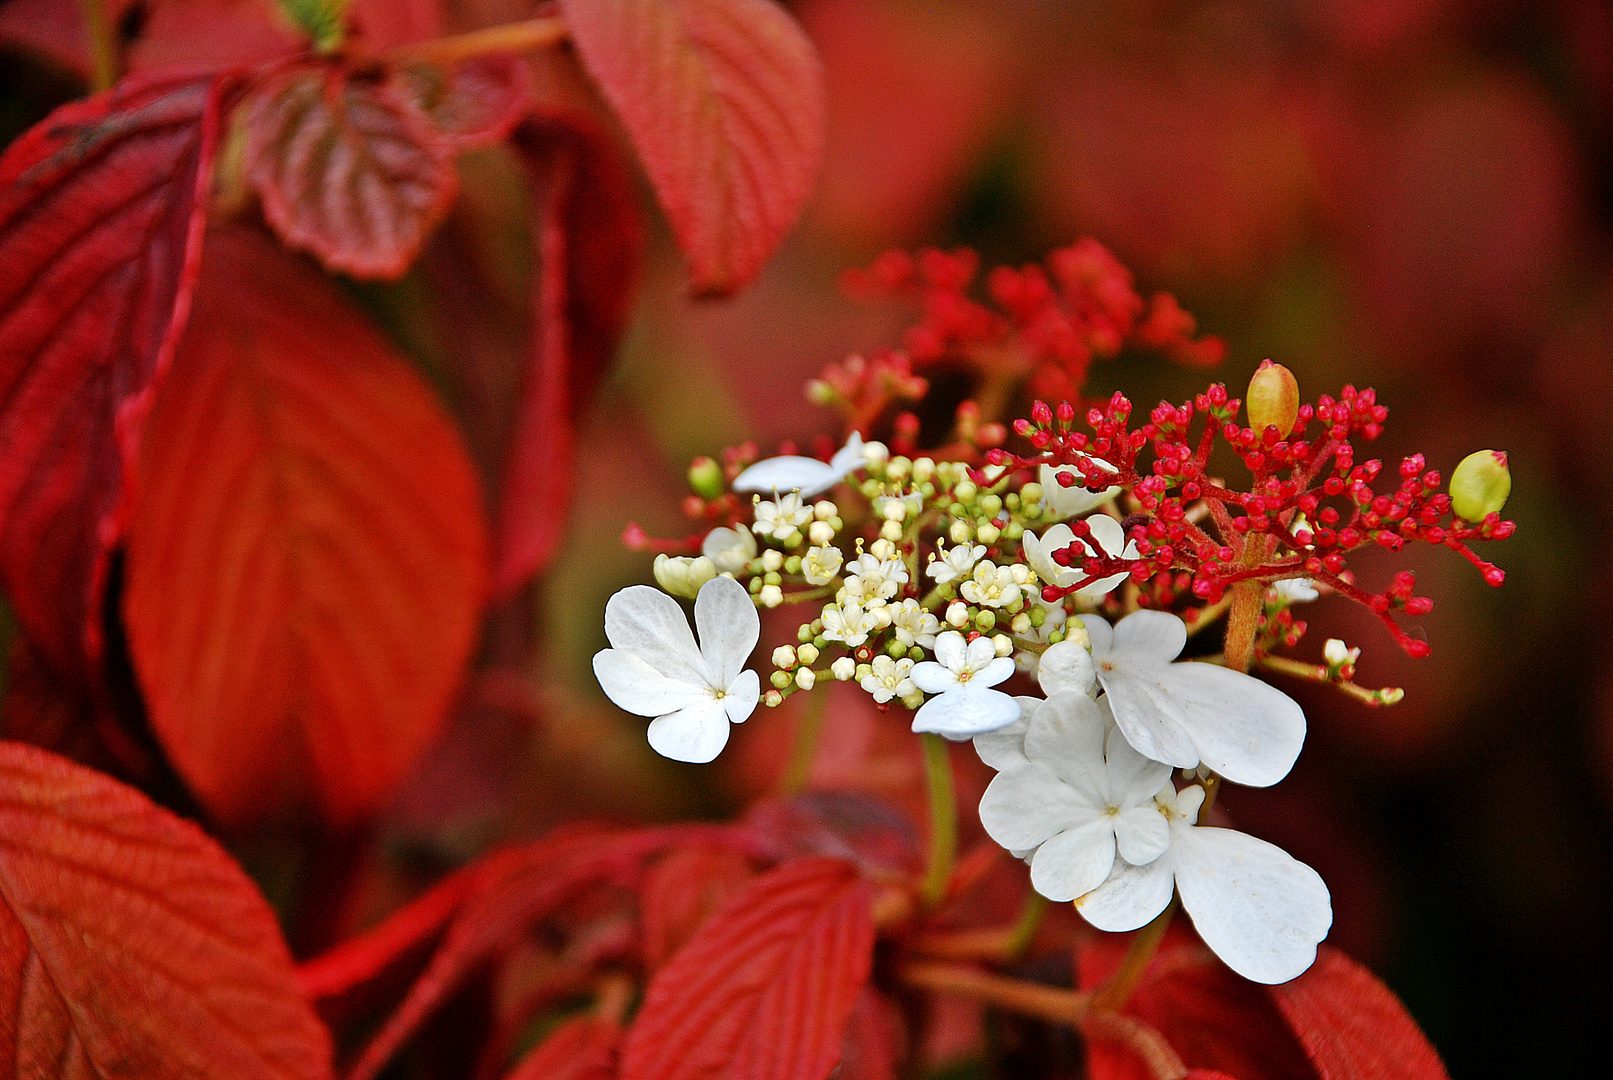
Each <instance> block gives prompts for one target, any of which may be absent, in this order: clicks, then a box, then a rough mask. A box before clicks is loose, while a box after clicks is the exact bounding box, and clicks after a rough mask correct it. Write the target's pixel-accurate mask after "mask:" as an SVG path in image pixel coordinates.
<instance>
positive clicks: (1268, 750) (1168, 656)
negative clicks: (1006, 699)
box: [1042, 610, 1305, 787]
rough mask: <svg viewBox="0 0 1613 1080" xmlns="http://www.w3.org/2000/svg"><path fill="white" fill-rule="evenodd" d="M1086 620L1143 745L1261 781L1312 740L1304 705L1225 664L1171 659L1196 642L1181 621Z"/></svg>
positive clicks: (1124, 714)
mask: <svg viewBox="0 0 1613 1080" xmlns="http://www.w3.org/2000/svg"><path fill="white" fill-rule="evenodd" d="M1081 622H1082V623H1083V624H1084V625H1085V627H1086V630H1087V633H1088V634H1089V635H1090V637H1091V642H1092V661H1093V663H1094V664H1095V667H1096V675H1097V679H1098V682H1099V683H1101V684H1102V685H1103V688H1104V691H1105V692H1106V693H1107V694H1108V695H1109V699H1110V700H1109V704H1110V706H1111V707H1112V708H1113V710H1114V717H1115V723H1116V724H1118V725H1119V726H1120V730H1121V731H1122V732H1124V733H1125V736H1126V739H1127V741H1128V742H1130V743H1131V745H1132V746H1134V747H1136V748H1137V750H1138V752H1139V753H1141V754H1143V755H1144V756H1146V757H1149V758H1152V759H1153V760H1155V761H1163V762H1165V763H1166V764H1167V765H1173V766H1176V767H1177V768H1182V769H1191V768H1193V767H1195V766H1197V765H1198V764H1199V763H1200V762H1201V761H1202V762H1203V763H1204V764H1205V765H1208V766H1209V767H1210V768H1211V769H1214V770H1215V771H1216V772H1218V773H1220V774H1221V775H1222V776H1224V777H1226V778H1227V779H1228V780H1231V781H1233V782H1234V783H1238V784H1248V785H1250V786H1252V787H1266V786H1267V785H1270V784H1275V783H1276V782H1277V781H1279V780H1281V779H1282V778H1283V777H1284V776H1287V775H1288V770H1289V769H1291V768H1293V765H1294V759H1295V758H1297V757H1298V756H1299V750H1300V747H1301V746H1302V745H1303V744H1304V742H1305V713H1304V711H1303V710H1301V709H1300V707H1299V705H1298V703H1296V702H1295V701H1294V700H1293V699H1292V698H1290V697H1289V696H1288V695H1287V694H1285V693H1283V692H1282V691H1281V690H1278V689H1277V688H1276V687H1274V686H1271V685H1269V684H1268V683H1263V682H1261V681H1260V680H1259V679H1256V678H1253V677H1252V676H1249V675H1245V674H1243V673H1242V672H1239V671H1233V670H1231V669H1230V668H1224V667H1221V666H1220V665H1218V664H1205V663H1181V664H1173V663H1171V661H1172V660H1174V659H1175V658H1176V657H1177V655H1178V654H1180V653H1181V651H1182V647H1183V646H1184V645H1186V644H1187V624H1186V623H1184V622H1182V620H1181V619H1179V618H1177V617H1176V616H1175V615H1171V614H1168V613H1166V612H1163V611H1146V610H1145V611H1138V612H1135V613H1133V614H1131V615H1128V616H1126V618H1124V619H1122V620H1120V622H1118V623H1116V624H1115V625H1114V626H1112V627H1111V626H1110V625H1109V624H1108V623H1107V622H1105V621H1104V620H1103V619H1101V618H1099V617H1098V616H1096V615H1083V616H1082V617H1081ZM1052 651H1053V650H1052V649H1049V650H1048V653H1049V654H1051V653H1052ZM1042 663H1043V665H1044V667H1045V665H1046V663H1047V655H1044V656H1043V657H1042Z"/></svg>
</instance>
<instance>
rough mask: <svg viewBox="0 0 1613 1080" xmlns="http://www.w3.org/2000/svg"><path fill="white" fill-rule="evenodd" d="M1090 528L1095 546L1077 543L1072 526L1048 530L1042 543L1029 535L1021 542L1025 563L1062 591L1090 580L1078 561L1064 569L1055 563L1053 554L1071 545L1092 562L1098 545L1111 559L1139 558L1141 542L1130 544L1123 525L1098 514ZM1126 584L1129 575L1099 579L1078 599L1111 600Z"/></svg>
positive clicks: (1078, 592)
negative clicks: (1116, 591) (1111, 595)
mask: <svg viewBox="0 0 1613 1080" xmlns="http://www.w3.org/2000/svg"><path fill="white" fill-rule="evenodd" d="M1086 525H1087V528H1088V529H1089V530H1090V531H1091V537H1092V542H1091V543H1089V542H1088V541H1086V540H1078V539H1076V536H1075V533H1074V532H1072V531H1071V530H1070V527H1069V526H1068V525H1063V524H1060V525H1055V526H1053V527H1052V528H1051V529H1048V530H1047V531H1046V532H1044V533H1043V534H1042V535H1041V538H1040V539H1038V538H1037V537H1036V535H1035V534H1034V533H1029V532H1027V533H1026V534H1025V535H1024V536H1023V537H1021V538H1020V541H1019V542H1020V546H1021V547H1022V548H1024V551H1025V561H1026V562H1028V563H1030V564H1031V569H1032V570H1035V571H1036V576H1037V577H1039V578H1041V579H1042V580H1043V581H1045V582H1047V583H1048V584H1049V585H1057V586H1059V587H1061V588H1064V587H1067V586H1070V585H1074V584H1075V583H1076V582H1077V581H1080V580H1081V579H1082V578H1084V577H1086V576H1087V575H1086V571H1085V570H1083V569H1081V563H1080V562H1079V561H1076V562H1074V563H1072V565H1070V566H1060V565H1059V564H1058V563H1056V562H1054V561H1053V552H1055V551H1058V550H1059V549H1060V548H1066V547H1069V546H1070V545H1071V544H1076V545H1079V547H1080V548H1081V550H1082V551H1084V552H1085V553H1086V554H1085V555H1083V556H1082V558H1091V557H1092V556H1094V555H1097V554H1099V551H1094V550H1093V547H1092V544H1093V543H1096V544H1097V545H1098V548H1099V550H1100V551H1101V552H1102V554H1104V555H1107V556H1109V557H1111V558H1121V559H1135V558H1136V557H1137V541H1135V540H1133V541H1131V542H1130V543H1127V541H1126V534H1125V531H1124V530H1123V529H1121V527H1120V522H1118V521H1116V520H1115V519H1114V518H1112V517H1110V516H1109V515H1108V514H1094V515H1092V516H1091V517H1089V518H1087V519H1086ZM1125 580H1126V574H1125V573H1123V572H1122V573H1119V574H1110V575H1109V576H1108V577H1106V578H1099V579H1098V580H1097V581H1094V582H1092V583H1091V584H1089V585H1084V586H1082V587H1081V588H1080V589H1077V590H1076V595H1078V596H1091V597H1099V596H1107V595H1108V594H1109V593H1111V592H1113V591H1114V588H1115V586H1117V585H1119V584H1120V583H1121V582H1122V581H1125Z"/></svg>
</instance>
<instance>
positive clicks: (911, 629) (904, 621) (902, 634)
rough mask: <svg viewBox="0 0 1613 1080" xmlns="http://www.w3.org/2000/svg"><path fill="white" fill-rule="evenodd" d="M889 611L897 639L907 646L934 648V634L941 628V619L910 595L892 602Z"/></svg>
mask: <svg viewBox="0 0 1613 1080" xmlns="http://www.w3.org/2000/svg"><path fill="white" fill-rule="evenodd" d="M890 613H891V626H892V627H894V628H895V630H896V640H897V641H899V642H901V643H902V644H903V645H906V646H907V647H908V648H912V647H913V646H914V645H919V646H922V647H923V648H926V649H933V648H935V635H936V633H937V632H938V631H939V630H940V629H941V620H940V619H937V618H936V617H935V615H934V614H932V613H931V612H928V611H925V610H924V609H923V608H922V607H920V606H919V602H918V601H917V600H915V599H913V598H912V597H911V596H910V597H908V598H907V599H906V600H903V601H902V602H901V603H898V604H892V605H891V606H890Z"/></svg>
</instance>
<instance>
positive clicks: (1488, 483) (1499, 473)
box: [1451, 450, 1512, 521]
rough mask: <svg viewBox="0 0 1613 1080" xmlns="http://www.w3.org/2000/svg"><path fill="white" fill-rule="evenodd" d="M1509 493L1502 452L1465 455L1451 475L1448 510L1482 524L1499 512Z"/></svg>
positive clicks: (1480, 452) (1509, 479)
mask: <svg viewBox="0 0 1613 1080" xmlns="http://www.w3.org/2000/svg"><path fill="white" fill-rule="evenodd" d="M1511 494H1512V473H1511V472H1510V471H1508V469H1507V455H1506V452H1505V451H1503V450H1480V451H1478V452H1477V453H1472V454H1469V455H1467V457H1465V458H1463V459H1462V463H1461V464H1460V465H1458V466H1456V471H1455V472H1453V473H1451V509H1452V510H1454V511H1456V516H1457V517H1460V518H1466V519H1467V520H1468V521H1483V520H1484V519H1485V518H1487V517H1489V516H1490V515H1491V514H1495V513H1499V512H1500V510H1501V508H1502V507H1503V506H1505V505H1506V504H1507V496H1508V495H1511Z"/></svg>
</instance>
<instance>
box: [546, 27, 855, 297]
mask: <svg viewBox="0 0 1613 1080" xmlns="http://www.w3.org/2000/svg"><path fill="white" fill-rule="evenodd" d="M560 9H561V11H562V13H563V14H564V15H565V19H566V25H567V27H568V28H569V29H570V31H571V36H572V40H573V41H574V42H575V43H576V45H577V51H578V52H579V53H580V54H581V56H582V61H583V64H584V66H585V67H586V68H587V69H588V71H589V73H590V74H591V75H593V77H594V78H595V79H596V80H598V82H599V84H600V86H601V87H602V88H603V89H604V91H605V96H606V98H608V99H609V101H610V103H611V105H612V107H613V108H614V109H615V110H616V113H617V115H619V116H620V117H621V119H622V124H623V126H625V127H626V129H627V133H628V135H629V137H630V138H631V139H632V140H633V145H634V147H635V148H636V149H637V150H638V154H639V157H640V158H641V159H642V160H643V162H644V169H645V171H646V172H647V173H648V174H649V177H650V182H651V184H652V185H653V186H654V188H655V193H656V195H657V196H658V197H659V199H660V201H661V205H662V207H664V208H665V210H666V213H667V217H668V218H669V219H671V222H672V230H673V232H674V233H675V234H676V235H677V238H678V243H679V244H680V245H681V246H682V248H683V251H684V254H685V255H687V256H688V258H689V262H690V268H691V272H692V275H693V278H694V288H695V290H696V291H697V292H699V293H703V294H709V295H725V294H727V293H731V292H734V291H735V290H736V289H739V288H740V287H741V286H743V285H745V284H746V283H747V282H748V281H750V280H751V278H753V277H755V276H756V273H757V272H758V271H759V270H760V269H761V267H762V264H763V263H764V262H766V261H767V259H768V257H769V256H770V255H771V254H772V253H773V251H774V249H775V248H776V247H777V246H778V244H779V242H780V241H781V240H782V239H783V238H784V234H785V233H786V232H787V231H788V230H789V228H790V226H791V225H792V224H793V223H794V221H795V218H796V215H797V214H798V213H799V212H800V209H801V206H802V204H803V203H804V202H805V201H806V198H807V196H808V195H809V194H810V193H811V189H812V184H813V181H814V180H815V179H816V177H817V172H818V166H819V163H820V160H821V159H822V156H823V128H824V122H823V76H822V72H821V71H820V70H819V67H818V59H817V55H816V53H815V52H814V51H813V48H812V44H811V42H810V41H808V40H807V37H806V35H805V34H803V33H802V32H801V28H800V26H798V25H797V24H796V22H795V20H794V19H792V18H791V17H790V16H789V15H788V14H787V13H786V12H785V10H784V9H783V8H782V7H780V6H779V5H778V4H776V3H774V2H773V0H560Z"/></svg>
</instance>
